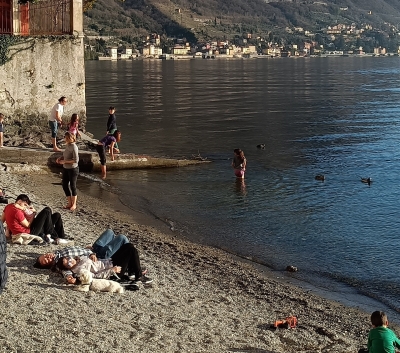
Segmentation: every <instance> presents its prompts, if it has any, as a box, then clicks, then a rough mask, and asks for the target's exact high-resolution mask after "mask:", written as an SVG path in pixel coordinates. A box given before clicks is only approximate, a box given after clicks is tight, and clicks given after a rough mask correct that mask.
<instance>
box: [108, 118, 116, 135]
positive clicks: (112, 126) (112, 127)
mask: <svg viewBox="0 0 400 353" xmlns="http://www.w3.org/2000/svg"><path fill="white" fill-rule="evenodd" d="M116 129H117V117H116V116H115V114H110V115H109V116H108V121H107V131H108V132H111V131H112V130H116Z"/></svg>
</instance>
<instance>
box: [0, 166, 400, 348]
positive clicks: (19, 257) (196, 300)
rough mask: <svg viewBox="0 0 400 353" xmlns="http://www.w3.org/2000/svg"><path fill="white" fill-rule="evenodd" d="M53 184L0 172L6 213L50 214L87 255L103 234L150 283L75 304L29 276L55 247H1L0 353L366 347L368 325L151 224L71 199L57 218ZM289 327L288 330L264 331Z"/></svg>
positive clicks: (65, 288) (24, 169) (42, 177)
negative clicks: (291, 319)
mask: <svg viewBox="0 0 400 353" xmlns="http://www.w3.org/2000/svg"><path fill="white" fill-rule="evenodd" d="M60 183H61V179H60V176H59V175H57V174H55V173H50V172H48V171H47V170H46V169H43V168H42V167H40V166H35V165H29V164H11V163H2V167H1V169H0V184H1V185H0V187H1V188H4V189H5V190H6V194H7V195H8V196H10V197H11V199H10V200H9V202H13V200H14V199H15V197H16V196H17V195H18V194H21V193H26V194H28V195H29V197H30V199H31V200H32V201H33V206H34V207H35V208H36V209H37V210H39V211H40V210H41V209H42V208H43V207H45V206H49V207H51V208H52V210H53V212H60V213H61V214H62V218H63V221H64V226H65V231H66V233H67V234H68V235H70V236H72V237H73V238H74V245H77V246H82V247H85V246H86V245H88V244H92V243H93V242H94V241H95V240H96V238H97V237H98V236H99V235H100V234H101V233H102V232H103V231H104V230H105V229H106V228H112V229H113V230H114V231H115V232H116V233H122V234H125V235H127V236H128V238H129V239H130V241H131V242H132V243H133V244H134V245H135V246H136V247H137V249H138V250H139V254H140V259H141V263H142V265H143V266H145V267H146V268H147V269H148V271H149V272H148V275H149V276H150V277H151V278H153V279H154V282H153V283H152V284H151V285H147V286H145V285H141V286H140V290H139V291H126V292H125V293H123V294H117V293H95V292H88V293H82V292H77V291H74V290H73V289H72V288H71V286H70V285H66V284H65V283H64V280H63V279H62V278H61V276H59V275H58V274H57V273H53V272H51V271H50V270H43V269H36V268H34V267H33V264H34V262H35V259H36V257H37V256H39V255H40V254H42V253H45V252H50V251H54V250H55V249H58V248H62V247H63V246H62V245H44V246H38V245H26V246H24V245H15V244H10V243H9V244H8V248H7V249H8V251H7V266H8V270H9V279H8V284H7V288H6V290H5V291H4V292H3V293H2V294H1V295H0V313H1V315H0V326H1V327H2V330H1V331H0V352H7V353H9V352H21V353H25V352H67V351H68V352H128V351H132V352H133V351H134V352H251V353H283V352H285V353H294V352H332V353H333V352H335V353H347V352H349V353H350V352H357V351H358V350H359V349H360V348H362V347H365V346H366V342H367V335H368V331H369V329H370V320H369V316H370V313H365V312H362V311H361V310H359V309H357V308H350V307H346V306H344V305H342V304H339V303H337V302H334V301H330V300H328V299H325V298H322V297H319V296H317V295H315V294H313V293H311V292H310V291H308V290H305V289H302V288H300V287H296V286H293V285H291V284H289V283H287V282H285V281H283V280H281V279H279V278H276V277H277V276H276V274H275V273H274V272H271V271H269V270H268V269H267V268H262V269H260V268H259V267H254V266H253V265H252V264H251V263H249V262H246V261H243V260H242V259H240V258H236V257H234V256H233V255H231V254H228V253H226V252H224V251H222V250H219V249H214V248H211V247H206V246H202V245H199V244H194V243H191V242H188V241H185V240H183V239H181V238H179V237H177V236H176V235H175V234H174V233H173V232H171V231H167V229H165V231H164V230H163V229H162V228H160V227H157V226H156V222H155V224H154V226H153V225H151V224H148V223H147V224H141V223H140V217H136V218H135V217H134V216H133V215H132V214H129V213H127V212H125V211H124V209H123V207H121V208H116V207H115V205H114V206H112V207H110V205H108V204H104V203H102V201H100V200H98V199H95V198H93V197H90V196H88V195H85V194H82V193H80V192H79V190H78V208H77V210H76V211H75V212H70V211H68V210H64V209H63V208H62V206H63V205H64V203H65V196H64V193H63V190H62V187H61V185H60ZM78 189H79V180H78ZM4 206H5V205H4V204H0V211H1V212H2V210H3V208H4ZM138 220H139V221H138ZM300 270H301V269H300ZM376 310H380V308H376ZM292 315H294V316H296V317H297V319H298V325H297V327H296V328H294V329H285V328H278V329H273V328H271V324H273V323H274V321H275V320H278V319H284V318H286V317H288V316H292ZM389 320H390V317H389ZM391 328H392V329H393V330H394V331H395V332H396V334H399V332H400V331H399V328H398V327H393V326H391Z"/></svg>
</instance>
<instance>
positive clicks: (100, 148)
mask: <svg viewBox="0 0 400 353" xmlns="http://www.w3.org/2000/svg"><path fill="white" fill-rule="evenodd" d="M119 141H121V132H120V131H118V130H115V131H114V133H113V134H112V135H106V136H104V137H103V138H102V139H101V140H100V141H99V143H98V144H97V146H96V150H97V153H98V154H99V157H100V163H101V177H102V178H103V179H105V178H106V176H107V167H106V161H107V160H106V150H107V147H109V149H110V156H111V160H112V161H113V160H114V145H115V143H116V142H119Z"/></svg>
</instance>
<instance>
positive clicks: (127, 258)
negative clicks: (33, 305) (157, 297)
mask: <svg viewBox="0 0 400 353" xmlns="http://www.w3.org/2000/svg"><path fill="white" fill-rule="evenodd" d="M57 267H58V269H59V270H61V272H62V274H63V276H64V278H66V279H67V282H68V283H71V284H74V283H76V277H79V275H80V273H81V272H82V270H88V271H90V272H92V273H93V274H94V278H104V279H110V277H112V276H115V275H117V277H118V274H121V276H123V275H124V274H125V272H127V273H128V279H132V280H133V282H131V283H129V284H130V285H133V286H135V288H134V289H139V287H138V285H137V283H138V282H142V283H144V284H149V283H151V282H153V280H152V279H151V278H149V277H147V276H146V275H145V272H146V271H143V270H142V268H141V266H140V260H139V253H138V251H137V250H136V248H135V247H134V245H133V244H132V243H127V244H124V245H122V246H121V248H120V249H119V250H118V251H117V252H115V254H114V255H113V256H111V258H109V259H103V260H97V259H96V258H95V257H94V256H91V257H86V256H81V257H71V256H65V257H62V258H60V259H59V260H58V261H57ZM71 277H72V278H71ZM118 278H119V277H118Z"/></svg>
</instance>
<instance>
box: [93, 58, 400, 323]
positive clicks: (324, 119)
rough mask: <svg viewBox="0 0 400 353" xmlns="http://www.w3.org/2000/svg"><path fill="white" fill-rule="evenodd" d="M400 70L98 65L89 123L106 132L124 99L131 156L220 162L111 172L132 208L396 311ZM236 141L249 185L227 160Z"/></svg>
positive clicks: (342, 65) (316, 64)
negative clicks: (366, 179) (238, 178)
mask: <svg viewBox="0 0 400 353" xmlns="http://www.w3.org/2000/svg"><path fill="white" fill-rule="evenodd" d="M99 72H101V75H99ZM399 73H400V69H399V59H398V58H385V59H377V58H326V59H316V58H315V59H311V58H310V59H299V60H296V59H282V60H230V61H224V60H214V61H207V60H204V61H203V60H195V61H185V62H174V61H172V60H171V61H158V60H154V61H151V60H149V61H132V62H131V61H124V62H122V61H120V62H117V63H115V62H88V63H87V82H86V84H87V92H86V94H87V100H88V102H87V112H88V117H89V121H88V126H87V128H88V130H89V131H91V132H93V133H95V135H96V136H97V137H99V136H102V135H103V133H104V131H105V127H106V121H107V108H108V106H109V105H115V106H116V107H117V124H118V127H119V129H120V130H122V133H123V136H122V141H121V144H120V145H121V148H122V149H123V150H124V151H126V152H135V153H140V154H141V153H146V154H151V155H156V156H157V155H158V156H162V155H169V156H178V157H181V156H190V155H192V154H196V155H197V154H199V153H200V154H201V155H202V156H203V157H208V158H209V159H211V160H212V161H213V163H211V164H208V165H204V166H200V167H188V168H180V169H169V170H151V171H136V170H135V171H120V172H110V174H109V180H108V182H109V183H110V184H111V186H112V187H115V188H117V189H119V190H121V191H122V192H121V195H120V198H121V200H122V201H123V202H124V203H125V204H129V205H130V206H131V207H132V208H134V209H141V210H144V211H145V212H148V213H149V214H154V215H157V216H158V217H160V218H161V219H169V220H173V221H174V227H175V229H176V231H177V232H180V233H181V234H182V235H185V236H188V237H190V238H192V239H194V240H196V241H201V242H204V243H207V244H210V245H213V246H218V247H221V248H224V249H227V250H229V251H232V252H235V253H238V254H240V255H242V256H246V257H249V258H252V259H255V260H257V261H259V262H261V263H264V264H267V265H269V266H272V267H274V268H276V269H284V268H285V267H286V266H287V265H288V264H293V265H296V266H297V267H298V268H299V269H300V270H299V272H298V273H296V274H295V276H297V277H298V278H299V279H302V280H307V281H310V283H314V284H318V285H320V286H322V287H324V288H331V289H332V290H335V289H334V288H336V287H335V286H337V285H349V286H351V288H353V289H355V290H356V291H358V292H359V293H363V294H366V295H369V296H371V297H376V298H381V299H380V300H381V301H382V302H384V303H386V304H388V305H389V306H390V307H391V308H393V309H394V310H400V300H399V295H398V294H399V293H400V272H399V271H398V268H399V266H400V258H399V257H398V256H396V252H395V250H394V249H396V248H397V246H398V245H400V241H399V235H398V229H399V225H400V224H399V223H400V222H399V217H398V215H399V214H400V201H399V200H400V193H399V188H398V187H397V184H398V173H397V170H398V168H399V161H400V153H399V144H398V141H399V132H400V130H399V126H400V124H399V123H400V114H399V113H400V111H399V107H398V102H399V99H400V89H399V86H398V80H397V78H398V74H399ZM99 102H101V103H99ZM261 143H262V144H265V150H260V149H257V148H256V146H257V145H258V144H261ZM236 147H239V148H242V149H243V150H244V152H245V154H246V158H247V160H248V168H247V172H246V179H245V180H244V181H243V182H240V181H239V182H238V181H236V180H235V177H234V175H233V173H232V168H231V166H230V163H231V159H230V158H231V155H232V150H233V149H234V148H236ZM317 174H324V175H325V176H326V180H325V182H322V183H321V182H319V181H316V180H315V179H314V177H315V175H317ZM361 177H372V179H373V180H374V182H373V183H372V184H371V185H370V186H368V185H365V184H363V183H361V181H360V178H361ZM387 259H390V260H389V261H388V260H387ZM399 321H400V320H399Z"/></svg>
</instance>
